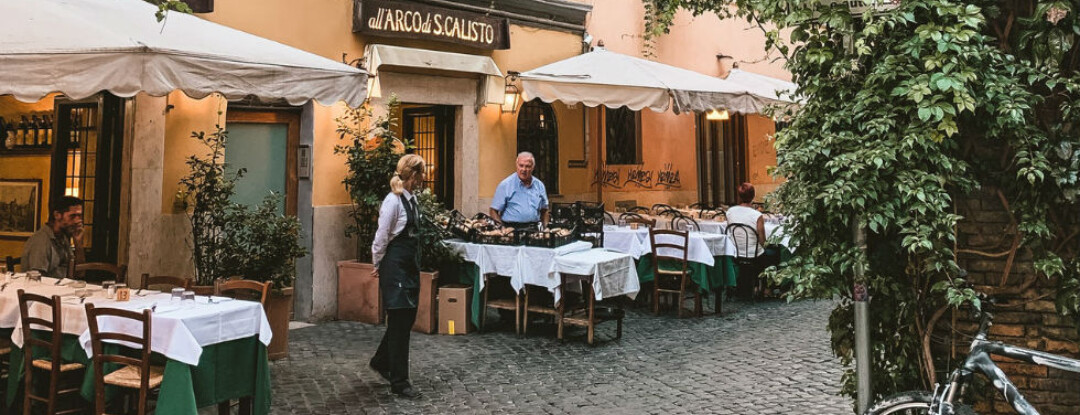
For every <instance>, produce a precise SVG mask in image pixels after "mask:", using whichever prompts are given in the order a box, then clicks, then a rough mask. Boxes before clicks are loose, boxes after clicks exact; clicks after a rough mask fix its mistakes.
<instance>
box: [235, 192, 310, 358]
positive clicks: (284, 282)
mask: <svg viewBox="0 0 1080 415" xmlns="http://www.w3.org/2000/svg"><path fill="white" fill-rule="evenodd" d="M282 199H283V195H280V194H274V193H271V194H270V195H268V196H266V198H264V199H263V201H262V203H260V204H259V205H258V206H255V207H254V208H251V207H247V206H243V205H238V204H232V205H230V207H229V209H228V211H227V214H226V217H227V222H226V226H225V243H226V245H227V246H228V251H229V252H228V253H227V255H226V258H227V261H226V263H225V264H223V265H224V269H225V272H227V273H228V275H230V276H235V277H240V278H243V279H247V280H255V281H261V282H269V283H270V295H269V296H268V298H267V300H266V316H267V319H268V320H270V329H271V331H272V332H273V333H274V337H273V339H272V340H271V341H270V345H269V347H268V348H267V355H268V356H269V358H270V360H277V359H281V358H284V357H285V356H287V355H288V350H289V349H288V345H289V318H290V316H291V314H292V303H293V283H294V282H295V281H296V259H297V258H300V257H303V256H304V255H307V249H305V248H304V247H303V246H302V245H300V229H301V226H300V220H299V219H298V218H296V217H295V216H289V215H285V214H282V213H281V212H282V209H281V204H282Z"/></svg>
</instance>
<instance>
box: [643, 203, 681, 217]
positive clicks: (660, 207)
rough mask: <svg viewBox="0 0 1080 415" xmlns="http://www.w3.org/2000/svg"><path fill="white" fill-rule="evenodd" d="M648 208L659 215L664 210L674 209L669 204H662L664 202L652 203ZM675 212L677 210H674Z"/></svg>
mask: <svg viewBox="0 0 1080 415" xmlns="http://www.w3.org/2000/svg"><path fill="white" fill-rule="evenodd" d="M650 210H651V211H652V214H654V215H660V214H662V213H664V212H667V211H669V210H675V208H673V207H671V205H667V204H664V203H657V204H655V205H652V209H650ZM676 212H678V211H677V210H676Z"/></svg>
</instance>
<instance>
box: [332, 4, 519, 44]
mask: <svg viewBox="0 0 1080 415" xmlns="http://www.w3.org/2000/svg"><path fill="white" fill-rule="evenodd" d="M354 4H355V7H354V9H353V32H360V33H365V34H369V35H375V36H386V37H399V38H407V39H422V40H432V41H437V42H450V43H457V44H460V45H467V46H472V47H476V48H481V49H509V48H510V31H509V26H508V24H507V22H506V19H500V18H494V17H490V16H485V15H483V14H479V13H470V12H464V11H459V10H451V9H446V8H442V7H435V6H429V5H426V4H419V3H412V2H407V1H385V0H355V2H354Z"/></svg>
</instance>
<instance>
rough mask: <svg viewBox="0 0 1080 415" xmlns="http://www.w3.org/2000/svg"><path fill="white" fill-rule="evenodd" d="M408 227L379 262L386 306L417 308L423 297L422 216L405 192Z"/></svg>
mask: <svg viewBox="0 0 1080 415" xmlns="http://www.w3.org/2000/svg"><path fill="white" fill-rule="evenodd" d="M398 197H399V198H401V208H402V209H405V216H406V218H407V219H408V220H407V221H406V222H405V229H404V230H402V231H401V233H399V234H398V235H397V236H395V237H394V239H391V240H390V243H389V244H388V245H387V246H386V254H385V255H383V259H382V261H381V262H380V263H379V291H380V292H381V293H382V300H383V307H385V308H386V309H397V308H416V305H417V303H418V302H419V300H420V217H419V212H417V211H416V210H415V207H414V205H412V204H411V203H409V199H407V198H405V195H398Z"/></svg>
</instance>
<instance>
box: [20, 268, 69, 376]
mask: <svg viewBox="0 0 1080 415" xmlns="http://www.w3.org/2000/svg"><path fill="white" fill-rule="evenodd" d="M18 296H19V317H21V318H22V331H23V350H24V352H25V353H23V356H25V360H26V361H25V362H24V364H25V366H24V367H25V368H27V370H26V378H27V382H33V379H31V376H33V375H32V374H31V372H33V370H30V369H29V368H31V367H33V361H34V356H35V355H39V354H35V353H34V348H44V349H46V350H48V351H49V361H50V362H52V370H51V371H52V374H53V376H54V377H55V376H60V365H61V364H62V363H63V362H62V360H61V359H60V347H61V345H62V341H63V336H64V333H63V326H64V319H63V317H62V315H61V309H62V308H63V307H62V306H61V305H60V296H58V295H54V296H52V297H45V296H42V295H37V294H31V293H28V292H25V291H23V290H22V289H21V288H20V289H19V291H18ZM34 303H39V304H41V305H42V306H44V307H47V308H48V309H49V313H48V314H49V316H50V319H49V320H46V319H43V318H40V317H31V316H30V307H31V306H33V304H34ZM34 330H46V331H48V332H49V333H50V335H49V336H48V337H45V336H34V335H33V332H34ZM31 384H32V383H31Z"/></svg>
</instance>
